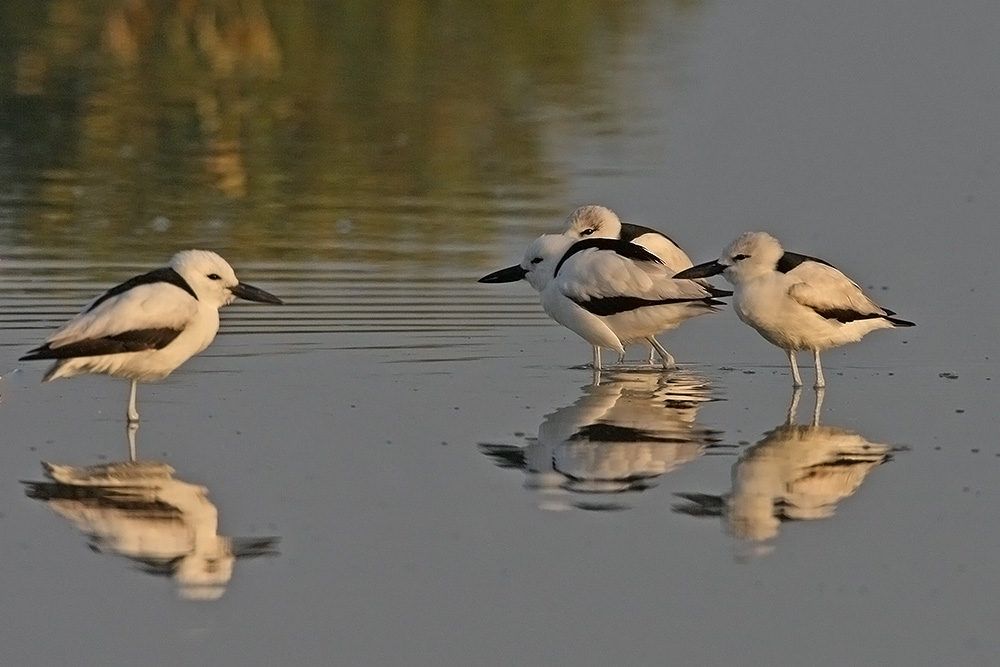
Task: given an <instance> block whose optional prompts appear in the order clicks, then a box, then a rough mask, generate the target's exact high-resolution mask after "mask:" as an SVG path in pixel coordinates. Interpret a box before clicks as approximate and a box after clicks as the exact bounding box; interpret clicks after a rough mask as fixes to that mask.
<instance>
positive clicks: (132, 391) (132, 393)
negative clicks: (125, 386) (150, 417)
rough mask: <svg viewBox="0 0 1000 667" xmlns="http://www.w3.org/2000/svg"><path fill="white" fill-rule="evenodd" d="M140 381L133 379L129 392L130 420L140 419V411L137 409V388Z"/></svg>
mask: <svg viewBox="0 0 1000 667" xmlns="http://www.w3.org/2000/svg"><path fill="white" fill-rule="evenodd" d="M138 384H139V383H138V382H136V381H135V380H132V387H131V389H129V392H128V420H129V422H138V421H139V411H138V410H136V409H135V389H136V386H137V385H138Z"/></svg>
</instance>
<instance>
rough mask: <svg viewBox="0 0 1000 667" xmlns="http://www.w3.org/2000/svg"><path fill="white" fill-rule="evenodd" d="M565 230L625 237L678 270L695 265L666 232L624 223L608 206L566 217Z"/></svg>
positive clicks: (572, 233) (583, 209)
mask: <svg viewBox="0 0 1000 667" xmlns="http://www.w3.org/2000/svg"><path fill="white" fill-rule="evenodd" d="M562 233H563V234H564V235H565V236H570V237H572V238H575V239H587V238H603V239H621V240H622V241H628V242H629V243H634V244H636V245H640V246H642V247H643V248H645V249H646V250H648V251H649V252H651V253H653V254H654V255H656V256H657V257H659V258H660V260H661V261H662V262H663V263H664V264H666V265H667V266H668V267H670V268H671V269H674V270H675V271H681V270H683V269H687V268H690V267H691V266H692V265H693V264H694V263H693V262H692V261H691V258H690V257H688V255H687V253H686V252H684V251H683V250H682V249H681V247H680V246H679V245H677V243H675V242H674V240H673V239H672V238H670V237H669V236H667V235H666V234H664V233H663V232H660V231H657V230H655V229H652V228H651V227H645V226H643V225H636V224H634V223H630V222H622V221H621V218H619V217H618V214H617V213H615V212H614V211H612V210H611V209H610V208H608V207H606V206H597V205H588V206H581V207H579V208H577V209H576V210H575V211H573V212H572V213H570V214H569V216H568V217H567V218H566V222H565V224H564V225H563V231H562ZM699 282H703V281H699ZM704 284H706V286H707V283H704ZM656 350H657V348H656V346H654V345H650V346H649V363H653V355H654V353H655V352H656ZM671 363H672V362H671Z"/></svg>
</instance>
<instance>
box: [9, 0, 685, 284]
mask: <svg viewBox="0 0 1000 667" xmlns="http://www.w3.org/2000/svg"><path fill="white" fill-rule="evenodd" d="M691 4H692V3H691V2H680V1H678V2H676V3H675V5H674V6H673V7H672V10H677V9H678V8H684V7H687V6H688V5H691ZM662 9H663V6H662V5H660V4H659V3H655V2H652V3H649V2H643V1H642V0H624V1H623V0H468V1H462V0H451V1H445V2H426V1H422V0H386V1H383V2H364V1H349V0H348V1H344V2H329V1H324V0H270V1H269V0H171V1H156V0H118V1H117V2H111V3H108V2H106V1H104V0H49V1H47V2H41V1H39V0H4V2H3V3H0V56H2V57H0V141H2V145H0V147H2V153H0V179H2V183H0V206H2V208H0V239H2V241H3V242H4V243H5V246H6V247H7V248H19V249H21V251H22V252H25V253H27V254H39V255H44V256H57V257H61V256H66V255H70V254H72V255H78V256H82V257H83V258H89V259H95V260H98V259H104V258H107V259H111V258H121V257H122V256H123V253H127V256H129V257H135V258H139V259H149V260H158V259H163V258H165V257H166V256H168V255H169V254H170V253H171V252H172V251H173V250H174V249H176V248H179V247H185V246H191V245H203V246H210V247H213V248H215V249H218V250H220V251H222V252H224V253H226V254H227V256H229V257H231V258H232V259H240V258H250V257H253V258H268V259H279V260H280V259H301V258H316V259H324V260H349V261H375V262H380V263H386V264H392V263H395V262H403V261H405V262H408V263H411V264H414V263H416V264H423V265H425V266H433V265H435V264H440V263H441V262H443V261H448V262H455V261H463V262H465V263H468V264H477V263H479V262H480V261H481V260H482V257H481V256H477V252H482V248H485V247H488V244H489V242H490V241H491V240H492V239H495V238H496V237H497V236H498V235H499V234H500V232H501V230H502V227H503V225H504V224H525V223H526V221H527V222H528V223H529V224H530V223H531V221H535V222H537V221H539V220H546V221H549V220H552V219H553V218H554V217H561V216H562V215H564V214H565V210H564V207H565V203H564V202H563V201H562V200H563V199H564V197H565V186H564V182H563V177H562V176H561V174H560V168H559V165H558V164H557V162H556V161H555V160H554V159H553V158H552V156H550V155H547V154H546V151H547V150H548V149H547V147H546V144H547V141H549V140H550V137H549V135H550V134H551V133H553V132H558V131H560V128H561V126H562V125H565V124H566V123H567V121H568V122H570V123H578V124H583V125H584V126H585V127H587V128H589V129H590V130H591V131H595V132H597V131H601V132H605V133H607V132H609V131H610V132H612V133H613V132H614V131H615V127H616V124H617V123H620V122H622V121H621V119H620V118H618V116H620V115H621V114H622V112H623V110H622V103H621V102H620V101H616V93H617V86H616V82H615V75H617V74H619V73H620V71H619V70H620V69H621V67H622V60H623V55H624V54H625V52H626V49H627V47H628V45H629V44H630V43H632V42H633V41H634V40H635V39H636V37H637V35H638V34H639V33H641V31H642V30H643V29H644V26H645V24H646V23H647V22H648V21H649V18H650V15H651V14H652V13H653V12H657V11H661V10H662ZM609 128H610V129H609ZM585 131H586V130H585ZM449 252H450V253H453V256H451V257H449V258H447V259H442V257H443V255H442V253H449Z"/></svg>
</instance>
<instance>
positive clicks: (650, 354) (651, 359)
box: [646, 344, 656, 366]
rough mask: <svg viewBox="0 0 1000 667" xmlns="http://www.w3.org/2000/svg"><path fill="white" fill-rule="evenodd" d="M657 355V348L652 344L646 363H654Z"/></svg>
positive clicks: (650, 364)
mask: <svg viewBox="0 0 1000 667" xmlns="http://www.w3.org/2000/svg"><path fill="white" fill-rule="evenodd" d="M655 355H656V348H655V347H653V345H652V344H650V346H649V357H648V358H647V359H646V364H648V365H649V366H652V365H653V357H654V356H655Z"/></svg>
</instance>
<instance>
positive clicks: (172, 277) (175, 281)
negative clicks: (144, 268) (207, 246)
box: [86, 266, 198, 313]
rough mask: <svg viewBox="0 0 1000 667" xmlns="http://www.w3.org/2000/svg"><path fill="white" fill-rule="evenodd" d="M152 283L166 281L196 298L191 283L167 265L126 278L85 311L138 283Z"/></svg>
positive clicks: (136, 285)
mask: <svg viewBox="0 0 1000 667" xmlns="http://www.w3.org/2000/svg"><path fill="white" fill-rule="evenodd" d="M154 283H167V284H168V285H173V286H174V287H179V288H181V289H182V290H184V291H185V292H187V293H188V294H190V295H191V296H193V297H194V298H195V299H197V298H198V295H197V294H195V293H194V290H193V289H191V285H189V284H188V281H186V280H184V278H183V277H182V276H181V274H179V273H177V272H176V271H174V270H173V269H172V268H170V267H169V266H168V267H165V268H162V269H154V270H152V271H150V272H149V273H144V274H142V275H141V276H136V277H135V278H131V279H129V280H126V281H125V282H123V283H122V284H121V285H118V286H116V287H112V288H111V289H109V290H108V291H107V292H105V293H104V294H102V295H101V296H100V297H98V298H97V300H96V301H94V303H92V304H90V308H88V309H87V310H86V312H88V313H89V312H90V311H92V310H93V309H94V308H97V307H98V306H99V305H101V304H102V303H103V302H105V301H107V300H108V299H110V298H111V297H113V296H118V295H119V294H121V293H123V292H127V291H128V290H130V289H132V288H133V287H138V286H139V285H152V284H154Z"/></svg>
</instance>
